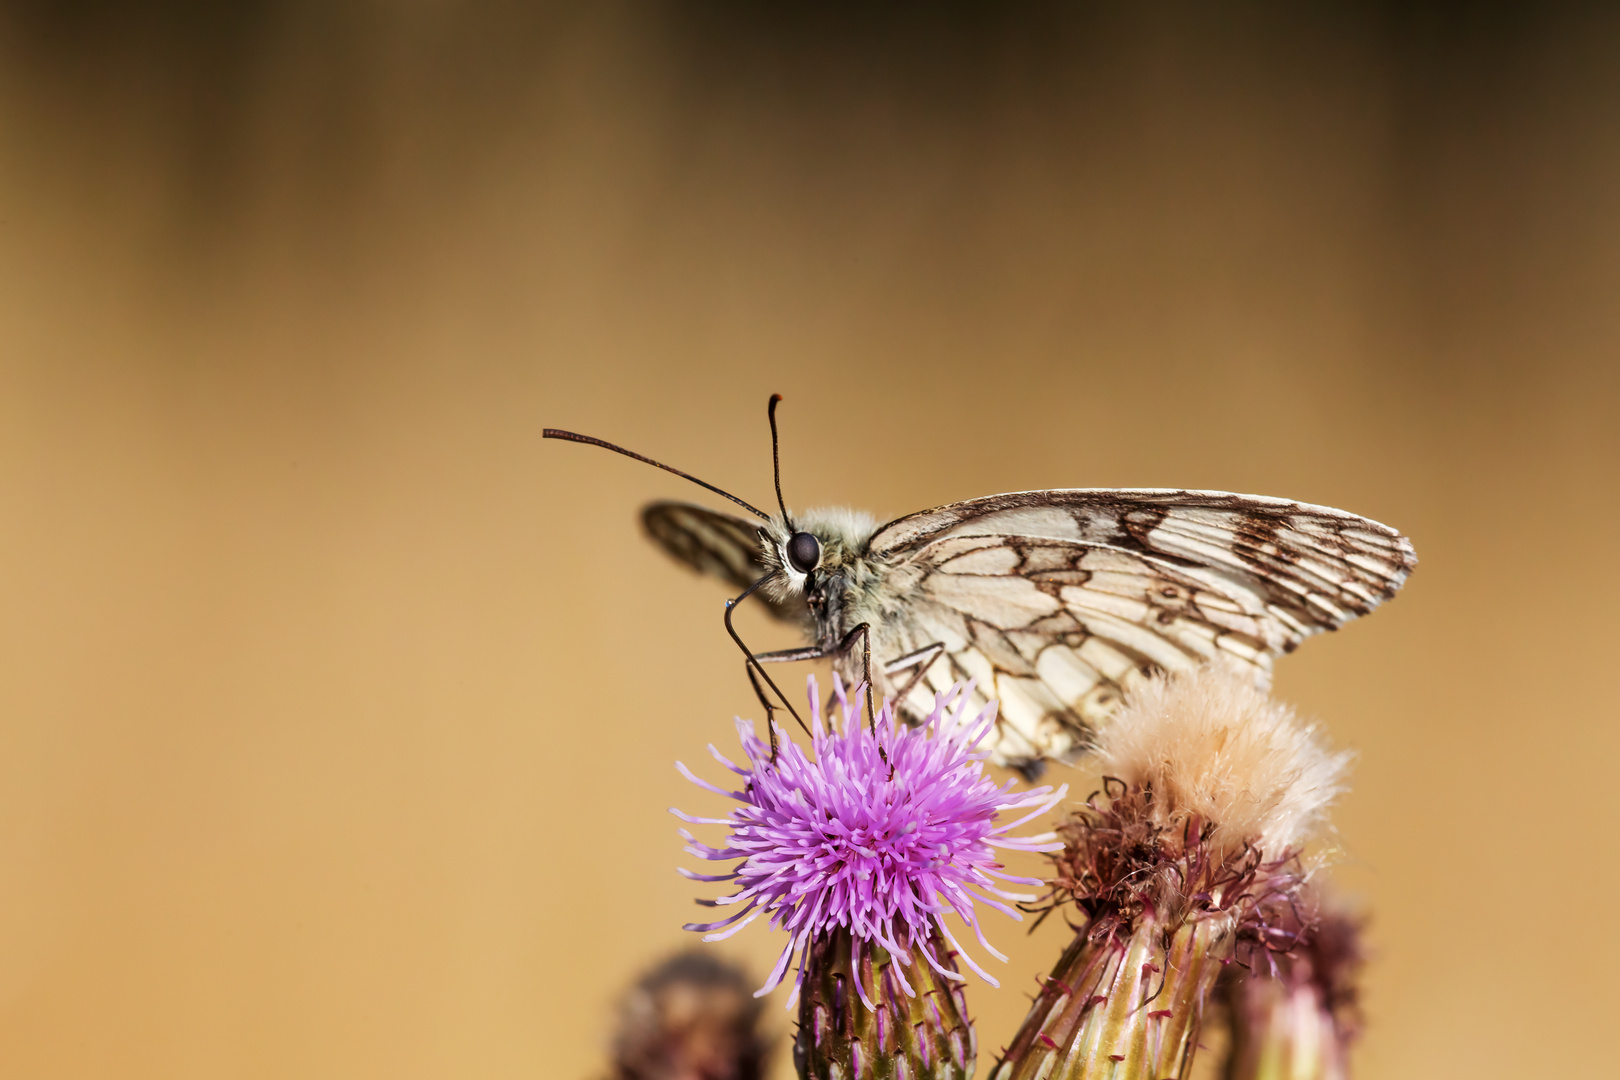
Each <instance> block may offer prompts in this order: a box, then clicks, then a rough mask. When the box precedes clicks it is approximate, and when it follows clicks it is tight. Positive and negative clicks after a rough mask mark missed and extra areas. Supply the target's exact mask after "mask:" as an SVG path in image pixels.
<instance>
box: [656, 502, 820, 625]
mask: <svg viewBox="0 0 1620 1080" xmlns="http://www.w3.org/2000/svg"><path fill="white" fill-rule="evenodd" d="M641 524H642V527H643V528H645V529H646V530H647V535H648V536H649V537H651V538H652V539H653V541H654V542H656V543H657V544H658V546H659V547H661V548H663V549H664V550H665V551H667V552H669V553H670V554H671V555H673V556H675V558H677V559H679V560H680V561H681V562H683V563H685V564H686V565H687V566H690V567H691V568H692V569H694V570H697V571H700V572H702V573H705V574H713V575H714V576H715V577H718V578H720V579H722V580H723V581H725V582H727V583H728V584H730V585H732V586H733V587H735V588H737V589H739V590H741V589H746V588H747V587H748V586H750V585H752V584H753V583H754V582H756V581H758V580H759V579H760V577H761V576H762V575H764V573H765V572H766V567H765V564H764V562H763V560H762V558H761V556H760V537H759V526H758V525H756V524H755V523H754V522H751V521H746V520H744V519H742V518H738V517H732V516H731V515H730V514H722V513H718V512H717V511H714V510H710V509H708V508H706V507H702V506H695V505H693V504H692V503H682V502H655V503H650V504H648V505H647V506H646V507H644V508H643V509H642V511H641ZM770 609H771V613H772V614H774V615H775V616H776V617H777V618H779V619H783V620H786V621H788V622H793V623H803V622H804V621H805V611H804V604H803V602H802V601H796V602H791V603H787V604H770Z"/></svg>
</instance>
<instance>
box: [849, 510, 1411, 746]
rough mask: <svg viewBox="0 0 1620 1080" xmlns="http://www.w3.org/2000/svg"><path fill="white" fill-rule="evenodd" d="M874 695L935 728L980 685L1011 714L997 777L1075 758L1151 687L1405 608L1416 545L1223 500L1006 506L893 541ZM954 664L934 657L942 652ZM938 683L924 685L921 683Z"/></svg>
mask: <svg viewBox="0 0 1620 1080" xmlns="http://www.w3.org/2000/svg"><path fill="white" fill-rule="evenodd" d="M867 554H868V556H869V557H870V558H871V559H872V560H873V563H874V565H877V566H882V567H884V572H885V576H886V578H887V581H886V587H885V589H884V593H885V595H886V597H887V599H888V601H889V605H890V613H889V615H888V617H886V618H882V619H880V620H874V621H875V622H877V623H878V624H879V629H878V630H877V631H876V632H875V633H874V646H875V648H874V657H873V659H874V666H875V667H877V668H878V669H879V670H878V671H875V672H874V678H875V680H876V681H878V682H879V690H880V691H884V690H887V691H888V692H889V693H891V694H892V693H898V692H899V691H901V690H903V689H905V688H906V686H907V684H908V683H911V684H912V685H911V689H910V690H909V692H908V693H907V695H906V699H905V702H904V704H905V706H906V708H907V711H909V712H911V713H912V714H913V715H917V714H921V715H926V714H927V712H928V710H929V709H930V708H931V706H932V697H933V693H934V692H935V691H936V690H943V689H945V688H947V687H948V686H949V685H950V684H951V683H952V682H954V681H956V680H958V679H963V678H973V679H975V680H976V681H977V685H978V692H979V693H980V694H982V695H984V696H985V697H990V696H993V697H996V698H998V699H999V700H1000V702H1001V710H1000V723H999V725H998V735H997V743H996V745H995V746H994V747H993V748H992V750H993V757H994V759H995V760H997V761H1000V762H1004V763H1008V764H1013V765H1023V766H1027V765H1029V764H1030V763H1031V762H1032V761H1034V760H1036V759H1039V758H1042V757H1052V758H1058V759H1070V758H1072V757H1074V756H1075V754H1077V753H1078V752H1079V751H1080V750H1082V749H1083V748H1084V747H1085V745H1086V742H1087V739H1088V738H1089V735H1090V733H1091V732H1092V731H1094V730H1095V729H1096V727H1097V726H1098V725H1099V724H1100V723H1102V722H1103V721H1105V720H1106V719H1107V717H1108V716H1109V714H1110V713H1111V712H1112V710H1113V708H1114V707H1115V705H1116V704H1117V702H1118V700H1119V697H1120V694H1121V692H1122V691H1123V690H1124V689H1126V688H1128V687H1129V686H1130V685H1131V684H1132V682H1134V681H1135V680H1136V679H1138V678H1140V677H1142V675H1143V674H1145V673H1148V672H1152V671H1155V670H1178V669H1182V668H1188V667H1192V666H1195V665H1197V664H1200V663H1203V662H1204V661H1206V660H1209V659H1212V658H1215V657H1227V658H1230V659H1232V660H1235V661H1237V662H1239V663H1241V664H1243V665H1245V666H1247V667H1248V668H1250V669H1251V670H1252V671H1253V672H1254V675H1255V678H1256V680H1257V681H1259V682H1261V683H1265V682H1267V681H1269V679H1270V670H1271V660H1272V658H1273V657H1274V656H1276V655H1278V654H1280V653H1284V652H1289V651H1291V650H1292V649H1293V648H1295V647H1296V646H1297V645H1298V644H1299V643H1300V642H1301V641H1302V640H1304V639H1305V638H1306V637H1308V636H1310V635H1311V634H1315V633H1318V632H1320V631H1323V630H1333V629H1337V628H1338V627H1340V626H1342V625H1343V624H1344V623H1346V622H1348V621H1349V620H1350V619H1352V618H1355V617H1356V616H1357V615H1362V614H1365V613H1366V612H1368V611H1370V610H1371V609H1372V608H1373V607H1375V606H1376V605H1377V604H1379V603H1380V602H1382V601H1383V600H1386V599H1388V598H1389V597H1390V596H1392V595H1394V593H1395V590H1396V589H1398V588H1399V587H1400V585H1401V583H1402V582H1403V581H1404V580H1405V579H1406V577H1407V575H1408V574H1409V573H1410V572H1411V570H1412V567H1413V565H1414V563H1415V559H1414V557H1413V554H1412V545H1411V543H1410V542H1409V541H1408V540H1407V539H1406V538H1405V537H1403V536H1401V535H1400V534H1399V533H1397V532H1395V531H1394V530H1393V529H1390V528H1388V527H1387V526H1384V525H1381V524H1379V523H1377V522H1375V521H1370V520H1368V519H1366V518H1362V517H1358V516H1356V515H1354V514H1347V513H1345V512H1343V511H1340V510H1333V509H1330V508H1327V507H1320V506H1310V505H1307V504H1303V503H1294V502H1288V501H1286V500H1282V499H1270V498H1264V497H1259V496H1247V495H1232V494H1227V493H1224V492H1207V491H1176V490H1161V489H1152V490H1134V491H1133V490H1098V489H1079V490H1056V491H1033V492H1021V493H1015V494H1011V495H995V496H990V497H988V498H983V499H975V500H972V501H970V502H964V503H955V504H952V505H949V506H942V507H938V508H936V509H933V510H926V511H923V512H922V513H919V514H913V515H911V516H909V517H905V518H901V519H899V520H898V521H894V522H891V523H889V524H888V525H885V526H883V527H882V528H880V529H879V530H878V531H877V532H876V533H875V534H874V535H873V537H872V539H871V541H870V543H869V545H868V548H867ZM933 645H938V646H942V649H934V650H932V651H931V650H930V646H933ZM919 667H921V668H923V671H922V673H921V676H920V677H917V678H915V680H914V676H917V675H918V668H919Z"/></svg>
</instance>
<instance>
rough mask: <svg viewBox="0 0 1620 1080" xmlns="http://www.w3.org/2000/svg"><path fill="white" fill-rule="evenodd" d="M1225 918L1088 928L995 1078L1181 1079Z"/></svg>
mask: <svg viewBox="0 0 1620 1080" xmlns="http://www.w3.org/2000/svg"><path fill="white" fill-rule="evenodd" d="M1228 927H1229V922H1228V920H1226V919H1224V918H1221V917H1218V916H1217V917H1204V918H1192V919H1188V920H1186V921H1184V922H1182V923H1180V924H1179V925H1177V926H1175V927H1174V928H1168V927H1161V926H1159V925H1157V924H1156V922H1155V921H1154V920H1153V919H1151V918H1146V917H1145V918H1143V919H1142V920H1141V921H1140V922H1139V923H1138V925H1137V926H1136V928H1135V930H1134V931H1132V932H1131V933H1130V934H1129V935H1128V936H1123V937H1121V936H1118V935H1114V934H1105V935H1103V936H1102V937H1101V938H1100V939H1099V940H1096V941H1093V940H1091V938H1090V937H1089V935H1088V934H1087V933H1085V932H1082V933H1080V934H1079V935H1078V936H1076V938H1075V940H1074V942H1073V943H1072V944H1070V946H1069V948H1068V949H1067V950H1066V951H1065V952H1064V954H1063V956H1062V957H1061V958H1060V959H1059V960H1058V963H1057V966H1056V967H1055V968H1053V969H1052V974H1051V976H1050V977H1049V978H1048V980H1047V985H1046V986H1045V988H1044V989H1043V990H1042V991H1041V994H1040V996H1039V997H1038V998H1037V999H1036V1000H1035V1004H1034V1005H1033V1006H1032V1007H1031V1009H1030V1011H1029V1015H1028V1016H1026V1017H1025V1019H1024V1024H1023V1026H1022V1027H1021V1028H1020V1029H1019V1031H1018V1035H1017V1036H1016V1037H1015V1038H1014V1039H1013V1041H1012V1044H1011V1047H1010V1048H1009V1049H1008V1051H1007V1056H1006V1057H1005V1058H1003V1059H1002V1061H1001V1062H1000V1063H999V1064H998V1065H997V1066H996V1070H995V1072H994V1073H992V1074H991V1080H1165V1078H1167V1077H1184V1076H1186V1075H1187V1073H1188V1070H1189V1069H1190V1067H1191V1065H1192V1059H1193V1051H1194V1050H1195V1049H1196V1048H1197V1043H1198V1028H1199V1024H1200V1023H1201V1022H1202V1020H1203V1012H1204V1002H1205V1000H1206V999H1207V998H1208V997H1209V992H1210V989H1211V987H1213V986H1214V984H1215V980H1216V978H1217V977H1218V976H1219V974H1220V971H1221V966H1222V965H1221V962H1220V955H1219V954H1220V952H1221V951H1222V950H1223V949H1224V947H1225V946H1226V943H1227V940H1228V937H1229V935H1228V934H1227V929H1228Z"/></svg>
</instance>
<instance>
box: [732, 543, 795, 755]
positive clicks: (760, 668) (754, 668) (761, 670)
mask: <svg viewBox="0 0 1620 1080" xmlns="http://www.w3.org/2000/svg"><path fill="white" fill-rule="evenodd" d="M773 573H774V572H773ZM771 576H772V575H771V574H766V575H765V576H764V577H762V578H760V579H759V580H758V581H756V582H754V583H753V584H752V585H750V586H748V588H746V589H744V590H743V591H742V593H741V594H740V595H739V596H737V597H736V598H735V599H731V600H727V601H726V633H728V634H730V635H731V640H732V641H735V642H736V643H737V648H739V649H741V650H742V651H743V656H744V657H746V658H747V663H748V667H749V670H750V671H751V672H757V673H758V675H759V677H760V678H762V679H764V680H765V685H766V686H769V687H770V688H771V689H772V690H774V691H776V696H777V697H779V698H781V699H782V705H783V706H784V707H785V708H786V709H787V711H788V713H789V714H790V715H791V716H792V717H793V719H794V720H796V721H798V723H799V727H801V728H803V729H804V733H805V734H806V735H809V734H810V727H809V725H808V724H806V723H805V722H804V717H802V716H800V715H799V710H797V709H795V708H794V707H793V702H791V701H789V700H788V698H787V695H786V694H784V693H782V688H781V687H780V686H777V685H776V682H775V680H773V679H772V678H771V677H770V676H769V675H767V674H765V666H764V665H763V664H761V663H760V662H759V658H758V657H756V656H755V655H754V651H753V650H752V649H750V648H749V647H748V646H747V645H746V644H745V643H744V642H743V639H742V637H741V635H739V634H738V633H737V628H736V627H734V626H732V625H731V613H732V612H733V611H735V610H736V609H737V605H738V604H740V603H742V602H743V601H744V600H746V599H748V598H749V597H750V596H752V595H753V592H754V590H755V589H757V588H759V587H760V586H761V585H763V584H765V583H766V582H767V581H769V580H771ZM765 707H766V708H770V704H769V703H768V702H767V703H766V706H765ZM812 737H813V736H812Z"/></svg>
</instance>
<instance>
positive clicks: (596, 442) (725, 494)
mask: <svg viewBox="0 0 1620 1080" xmlns="http://www.w3.org/2000/svg"><path fill="white" fill-rule="evenodd" d="M774 429H775V422H774V421H773V422H772V430H774ZM541 437H542V438H546V439H567V440H568V441H569V442H577V443H587V444H589V445H591V446H600V447H601V448H602V449H604V450H612V451H613V452H614V453H615V454H623V455H624V456H625V457H627V458H635V459H636V460H637V461H641V462H645V463H646V464H648V465H653V466H656V467H658V468H660V469H663V470H664V471H665V472H672V473H674V474H675V475H676V476H680V477H684V478H686V479H687V480H690V481H692V483H694V484H696V485H697V486H698V487H700V488H708V489H709V490H710V491H712V492H714V493H715V494H716V495H719V496H720V497H721V498H723V499H730V500H731V501H732V502H734V503H736V504H737V505H738V506H740V507H742V508H743V509H744V510H747V511H748V512H749V513H750V514H754V515H756V516H758V517H760V518H763V519H764V520H766V521H769V520H771V515H769V514H767V513H766V512H765V511H763V510H761V509H760V508H759V507H757V506H754V505H751V504H750V503H745V502H743V501H742V500H741V499H739V498H737V496H735V495H733V494H732V493H731V492H729V491H721V490H720V489H719V488H717V487H715V486H714V485H713V484H710V483H705V482H704V481H702V480H699V479H698V478H697V477H695V476H693V475H692V474H691V473H687V472H681V470H679V469H677V468H675V467H674V466H672V465H665V464H664V463H663V462H662V461H654V460H653V459H652V458H650V457H643V456H642V455H641V454H638V453H636V452H635V451H634V450H626V449H625V448H624V447H622V446H615V445H614V444H613V443H610V442H608V441H607V440H605V439H595V438H592V437H591V436H589V435H578V434H575V433H574V432H572V431H563V430H562V429H560V428H549V427H548V428H546V429H545V430H544V431H543V432H541ZM777 494H778V495H780V494H781V487H780V486H778V488H777Z"/></svg>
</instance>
